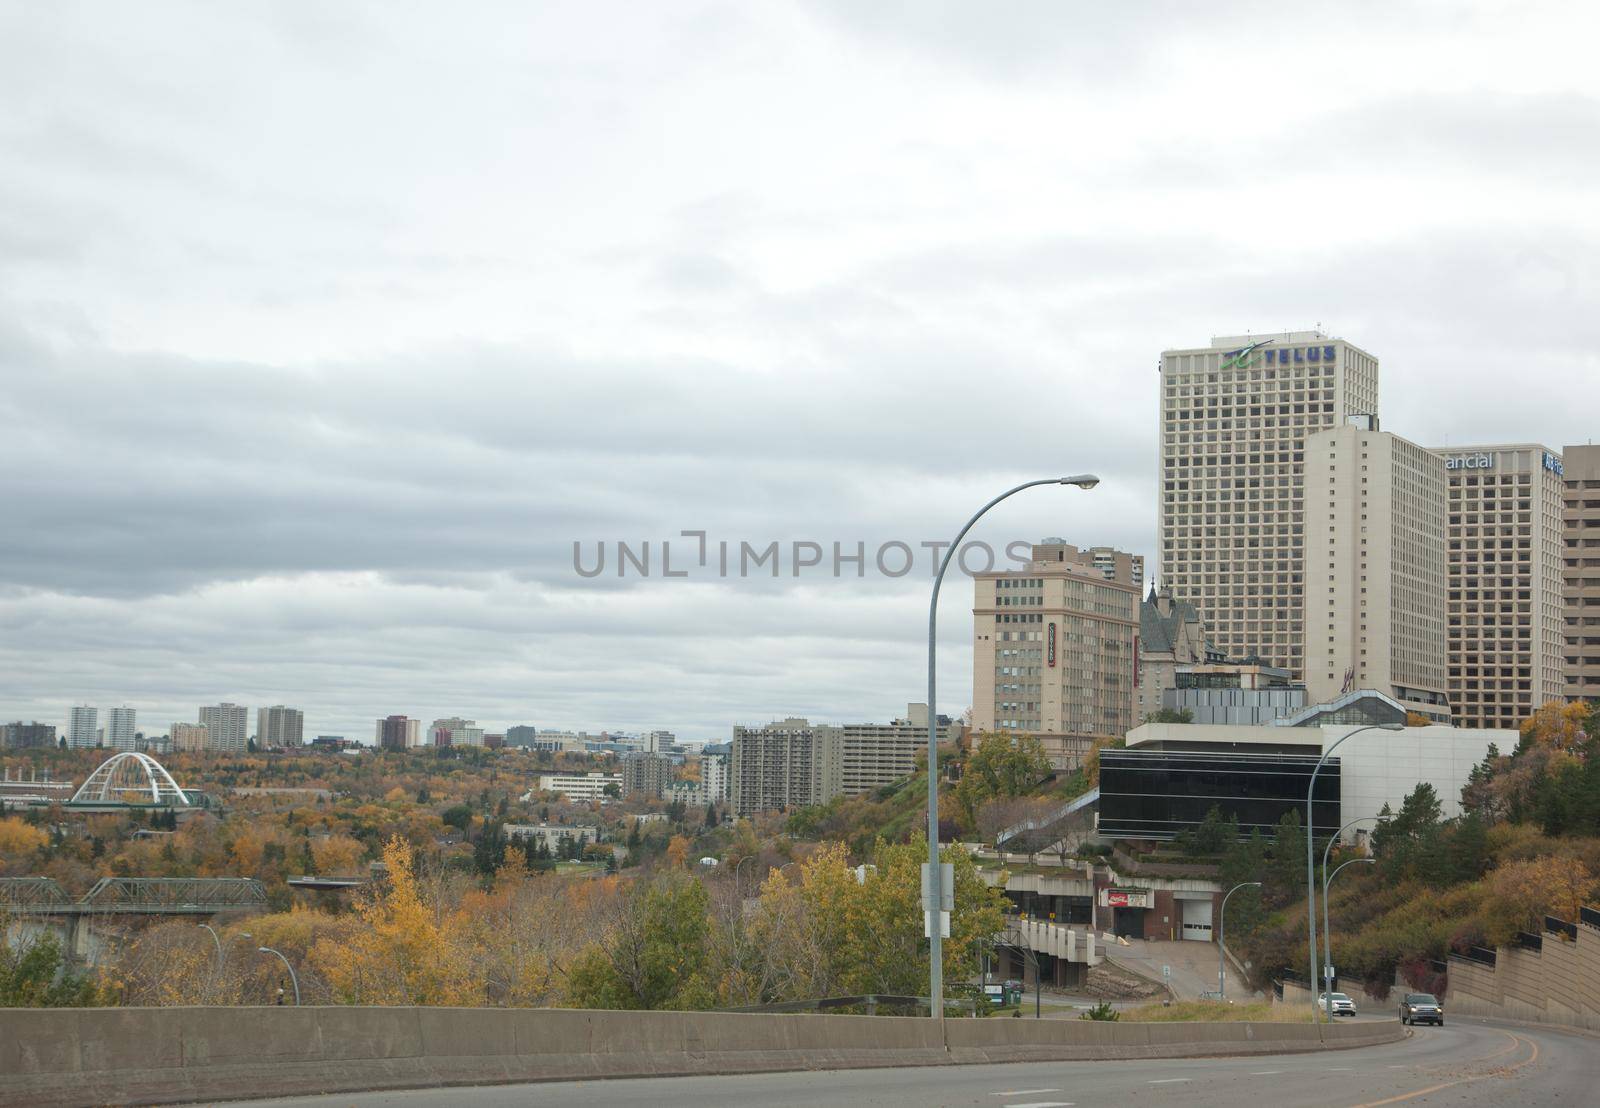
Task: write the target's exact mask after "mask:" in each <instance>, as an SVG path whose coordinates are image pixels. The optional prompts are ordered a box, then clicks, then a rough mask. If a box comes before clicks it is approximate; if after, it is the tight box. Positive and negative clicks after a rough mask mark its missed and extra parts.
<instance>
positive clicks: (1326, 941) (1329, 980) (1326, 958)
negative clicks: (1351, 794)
mask: <svg viewBox="0 0 1600 1108" xmlns="http://www.w3.org/2000/svg"><path fill="white" fill-rule="evenodd" d="M1385 819H1387V817H1386V816H1360V817H1358V818H1356V819H1353V820H1351V821H1350V822H1349V823H1347V824H1345V825H1344V826H1343V827H1341V828H1339V830H1337V831H1335V832H1334V833H1333V837H1332V838H1330V839H1329V840H1328V843H1327V845H1326V846H1324V847H1323V848H1322V948H1323V959H1322V991H1323V992H1324V993H1326V992H1327V991H1328V990H1329V989H1330V988H1332V987H1333V975H1332V974H1330V973H1329V972H1328V963H1329V962H1332V961H1333V932H1332V931H1330V930H1328V854H1329V853H1330V852H1331V851H1332V850H1333V844H1334V843H1336V842H1338V841H1339V840H1340V838H1342V837H1343V836H1344V833H1345V832H1346V831H1348V830H1350V828H1352V827H1354V826H1355V825H1356V824H1358V823H1367V822H1369V821H1370V822H1373V823H1383V822H1384V820H1385ZM1332 1007H1333V1006H1332V1005H1331V1004H1330V1005H1329V1013H1330V1014H1329V1018H1330V1019H1331V1018H1332Z"/></svg>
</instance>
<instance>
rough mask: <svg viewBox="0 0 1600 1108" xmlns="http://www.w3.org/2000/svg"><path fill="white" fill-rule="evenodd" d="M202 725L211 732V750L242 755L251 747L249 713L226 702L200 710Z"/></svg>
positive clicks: (243, 707)
mask: <svg viewBox="0 0 1600 1108" xmlns="http://www.w3.org/2000/svg"><path fill="white" fill-rule="evenodd" d="M200 725H201V726H202V727H204V728H205V729H206V730H207V731H208V732H210V740H209V741H210V743H211V746H210V749H212V750H222V751H227V752H230V753H242V752H243V751H245V750H248V749H249V747H250V735H249V732H248V728H249V712H248V711H247V710H246V709H245V706H244V705H243V704H230V703H228V702H226V701H224V702H223V703H221V704H213V705H210V706H208V707H205V708H201V709H200Z"/></svg>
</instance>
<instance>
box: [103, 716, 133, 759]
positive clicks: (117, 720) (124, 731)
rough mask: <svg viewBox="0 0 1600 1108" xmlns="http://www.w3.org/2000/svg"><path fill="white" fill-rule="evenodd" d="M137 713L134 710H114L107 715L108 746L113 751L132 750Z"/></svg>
mask: <svg viewBox="0 0 1600 1108" xmlns="http://www.w3.org/2000/svg"><path fill="white" fill-rule="evenodd" d="M136 716H137V712H136V711H135V709H133V708H128V707H122V708H112V709H111V710H110V711H109V712H107V713H106V746H107V747H108V748H109V749H111V750H132V749H133V748H134V741H135V740H134V736H135V735H137V734H138V729H137V728H136V726H135V722H136Z"/></svg>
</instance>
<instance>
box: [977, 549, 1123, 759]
mask: <svg viewBox="0 0 1600 1108" xmlns="http://www.w3.org/2000/svg"><path fill="white" fill-rule="evenodd" d="M1115 564H1116V566H1117V575H1116V577H1115V578H1113V579H1107V578H1106V577H1105V576H1104V575H1103V573H1102V571H1101V569H1100V568H1098V567H1097V566H1096V564H1095V559H1094V555H1093V554H1091V552H1089V551H1087V550H1079V549H1078V548H1077V547H1075V546H1071V545H1069V544H1067V543H1064V542H1062V541H1060V540H1059V539H1046V540H1045V541H1044V542H1043V543H1040V544H1038V545H1036V546H1035V547H1034V548H1033V560H1032V561H1030V562H1029V563H1028V565H1027V566H1026V567H1025V568H1023V569H1019V570H1012V571H1007V572H1002V573H980V574H977V575H976V576H975V577H974V578H973V587H974V603H973V609H972V616H973V650H972V670H973V672H972V726H973V729H974V730H975V731H978V732H985V731H1008V732H1011V733H1013V734H1027V735H1036V736H1038V738H1039V740H1040V741H1041V743H1042V744H1043V745H1044V748H1045V752H1046V753H1047V754H1048V755H1049V756H1050V760H1051V762H1052V763H1053V764H1054V765H1056V766H1057V767H1058V768H1066V767H1068V766H1072V765H1075V764H1076V763H1077V762H1078V760H1079V759H1081V758H1082V757H1083V756H1084V755H1085V754H1087V753H1088V752H1089V750H1090V749H1091V748H1092V747H1093V745H1094V743H1095V741H1096V740H1097V739H1102V738H1120V737H1121V736H1122V735H1124V734H1125V733H1127V731H1128V730H1129V729H1131V728H1132V727H1133V725H1134V718H1133V707H1134V664H1135V650H1136V646H1135V642H1136V639H1137V637H1138V634H1139V590H1138V588H1137V587H1135V585H1134V583H1133V560H1132V556H1131V555H1128V554H1119V555H1118V560H1117V562H1116V563H1115Z"/></svg>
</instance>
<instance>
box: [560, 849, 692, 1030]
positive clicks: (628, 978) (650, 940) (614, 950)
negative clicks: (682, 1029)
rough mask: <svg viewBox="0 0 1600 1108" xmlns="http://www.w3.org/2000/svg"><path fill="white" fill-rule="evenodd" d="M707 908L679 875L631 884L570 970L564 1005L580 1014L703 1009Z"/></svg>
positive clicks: (667, 874) (682, 874) (688, 881)
mask: <svg viewBox="0 0 1600 1108" xmlns="http://www.w3.org/2000/svg"><path fill="white" fill-rule="evenodd" d="M707 907H708V900H707V896H706V890H705V886H704V885H703V884H701V882H700V880H699V879H698V878H696V877H694V876H692V875H690V874H688V873H685V872H683V871H682V870H667V871H663V872H662V873H660V874H659V875H657V876H656V877H654V878H652V879H650V880H642V879H641V880H639V881H637V882H635V883H634V885H633V887H632V889H631V890H630V893H629V895H628V897H627V900H626V901H625V903H624V904H623V905H622V911H621V912H620V913H619V914H618V917H617V919H616V921H615V923H614V924H613V926H612V927H611V928H610V930H609V932H608V933H607V934H606V935H605V936H604V937H603V938H602V939H601V940H600V941H599V942H597V943H595V944H594V945H593V946H591V947H590V948H589V949H588V950H587V951H585V952H584V953H583V954H582V955H581V956H579V958H578V959H577V960H576V961H575V962H574V964H573V966H572V968H571V970H570V971H569V972H568V974H567V1000H568V1002H569V1003H571V1004H572V1005H574V1006H575V1007H579V1008H613V1009H675V1010H692V1009H701V1008H710V1007H712V1006H713V1005H714V1004H715V1003H716V998H717V993H716V985H715V978H714V974H713V967H712V959H711V947H710V942H709V940H710V935H711V932H710V924H709V920H708V917H707Z"/></svg>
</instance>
